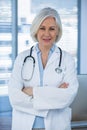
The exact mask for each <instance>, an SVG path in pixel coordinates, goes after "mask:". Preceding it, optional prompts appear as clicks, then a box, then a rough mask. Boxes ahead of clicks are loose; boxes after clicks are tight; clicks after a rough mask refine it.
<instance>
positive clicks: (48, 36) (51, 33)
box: [37, 17, 58, 47]
mask: <svg viewBox="0 0 87 130" xmlns="http://www.w3.org/2000/svg"><path fill="white" fill-rule="evenodd" d="M57 35H58V26H57V24H56V21H55V19H54V18H53V17H48V18H46V19H45V20H44V21H43V22H42V23H41V25H40V27H39V29H38V32H37V40H38V42H39V44H40V46H48V47H51V46H52V45H53V43H54V42H55V40H56V37H57Z"/></svg>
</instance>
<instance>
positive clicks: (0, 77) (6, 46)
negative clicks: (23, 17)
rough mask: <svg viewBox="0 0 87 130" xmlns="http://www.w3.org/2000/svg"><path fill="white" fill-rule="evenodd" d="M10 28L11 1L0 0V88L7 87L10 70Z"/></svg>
mask: <svg viewBox="0 0 87 130" xmlns="http://www.w3.org/2000/svg"><path fill="white" fill-rule="evenodd" d="M11 30H12V22H11V1H10V0H0V89H1V88H3V87H4V88H6V87H7V83H8V79H9V77H10V74H11V70H12V36H11ZM0 92H1V91H0ZM0 94H1V93H0Z"/></svg>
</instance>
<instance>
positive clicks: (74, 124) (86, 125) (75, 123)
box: [71, 121, 87, 128]
mask: <svg viewBox="0 0 87 130" xmlns="http://www.w3.org/2000/svg"><path fill="white" fill-rule="evenodd" d="M71 127H72V128H87V121H72V123H71Z"/></svg>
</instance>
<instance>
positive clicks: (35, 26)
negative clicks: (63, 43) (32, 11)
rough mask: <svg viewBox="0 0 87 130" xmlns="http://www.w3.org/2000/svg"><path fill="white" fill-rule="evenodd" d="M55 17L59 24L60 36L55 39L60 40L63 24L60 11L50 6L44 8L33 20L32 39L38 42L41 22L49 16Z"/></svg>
mask: <svg viewBox="0 0 87 130" xmlns="http://www.w3.org/2000/svg"><path fill="white" fill-rule="evenodd" d="M50 16H51V17H53V18H55V20H56V23H57V25H58V32H59V33H58V36H57V38H56V40H55V42H58V41H59V40H60V38H61V36H62V24H61V20H60V16H59V14H58V12H57V11H56V10H55V9H53V8H50V7H47V8H44V9H42V10H41V11H40V12H39V14H38V15H37V16H36V17H35V18H34V20H33V22H32V25H31V27H30V34H31V37H32V39H33V40H34V41H35V42H37V41H38V40H37V36H36V35H37V32H38V29H39V27H40V25H41V23H42V22H43V21H44V20H45V19H46V18H47V17H50Z"/></svg>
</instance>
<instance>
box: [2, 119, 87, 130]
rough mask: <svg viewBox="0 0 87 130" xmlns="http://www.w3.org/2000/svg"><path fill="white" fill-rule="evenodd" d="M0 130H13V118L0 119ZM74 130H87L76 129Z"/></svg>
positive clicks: (85, 129) (86, 129)
mask: <svg viewBox="0 0 87 130" xmlns="http://www.w3.org/2000/svg"><path fill="white" fill-rule="evenodd" d="M0 130H11V117H0ZM72 130H87V128H84V129H83V128H80V129H77V128H76V129H72Z"/></svg>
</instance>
